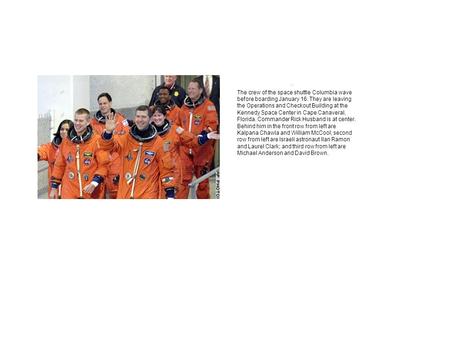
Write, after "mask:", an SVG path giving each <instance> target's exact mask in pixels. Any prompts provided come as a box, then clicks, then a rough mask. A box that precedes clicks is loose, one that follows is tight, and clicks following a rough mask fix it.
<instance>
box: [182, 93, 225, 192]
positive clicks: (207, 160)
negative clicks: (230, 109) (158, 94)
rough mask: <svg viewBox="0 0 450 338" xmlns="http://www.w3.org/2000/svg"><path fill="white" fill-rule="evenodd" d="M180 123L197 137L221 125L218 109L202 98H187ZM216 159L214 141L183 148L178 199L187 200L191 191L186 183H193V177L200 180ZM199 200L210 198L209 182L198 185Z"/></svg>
mask: <svg viewBox="0 0 450 338" xmlns="http://www.w3.org/2000/svg"><path fill="white" fill-rule="evenodd" d="M180 121H181V126H182V127H183V129H185V130H187V131H189V132H191V133H193V134H194V135H195V136H197V135H200V134H201V133H202V132H209V130H208V128H211V130H213V131H216V130H217V126H218V124H219V122H218V118H217V112H216V108H215V106H214V103H212V102H211V101H210V100H208V99H206V98H204V97H201V98H200V99H198V100H197V101H196V102H192V100H191V99H190V98H189V97H187V98H186V99H185V101H184V105H183V107H181V111H180ZM213 157H214V140H208V141H207V142H206V143H205V144H204V145H202V146H201V147H196V148H189V147H183V148H182V151H181V158H182V161H183V164H184V165H183V171H184V173H183V175H184V180H183V184H182V189H181V191H180V192H179V193H178V198H187V197H188V195H189V190H188V186H187V184H186V182H189V181H192V178H193V175H195V177H197V178H199V177H201V176H203V175H204V174H206V173H207V172H208V171H209V170H210V169H211V163H212V160H213ZM197 198H209V180H208V179H206V180H204V181H203V182H201V183H200V184H199V185H198V188H197Z"/></svg>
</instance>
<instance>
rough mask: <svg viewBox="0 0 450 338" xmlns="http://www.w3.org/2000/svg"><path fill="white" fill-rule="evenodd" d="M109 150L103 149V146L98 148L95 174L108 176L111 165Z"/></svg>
mask: <svg viewBox="0 0 450 338" xmlns="http://www.w3.org/2000/svg"><path fill="white" fill-rule="evenodd" d="M109 158H110V156H109V152H108V151H106V150H102V149H101V148H99V149H97V151H96V153H95V159H96V161H97V170H96V171H95V174H94V175H98V176H101V177H103V178H106V175H107V174H108V165H109Z"/></svg>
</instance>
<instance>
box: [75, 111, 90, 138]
mask: <svg viewBox="0 0 450 338" xmlns="http://www.w3.org/2000/svg"><path fill="white" fill-rule="evenodd" d="M88 125H89V114H86V113H75V117H74V120H73V127H74V129H75V131H76V132H77V134H78V135H81V134H83V133H84V131H85V130H86V128H87V126H88Z"/></svg>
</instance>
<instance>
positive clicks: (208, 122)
mask: <svg viewBox="0 0 450 338" xmlns="http://www.w3.org/2000/svg"><path fill="white" fill-rule="evenodd" d="M218 125H219V119H218V118H217V111H216V107H215V106H214V103H212V102H210V103H209V104H208V106H207V107H206V114H205V127H206V129H208V127H209V128H211V129H212V130H217V126H218Z"/></svg>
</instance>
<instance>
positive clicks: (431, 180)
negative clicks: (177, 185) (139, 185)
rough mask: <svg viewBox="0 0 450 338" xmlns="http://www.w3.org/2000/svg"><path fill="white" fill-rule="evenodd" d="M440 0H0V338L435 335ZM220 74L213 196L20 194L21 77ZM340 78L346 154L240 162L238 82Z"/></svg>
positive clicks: (26, 84)
mask: <svg viewBox="0 0 450 338" xmlns="http://www.w3.org/2000/svg"><path fill="white" fill-rule="evenodd" d="M444 3H445V2H443V1H442V2H439V1H428V2H426V3H424V2H415V1H409V2H406V1H405V2H401V1H378V2H376V3H366V2H361V1H359V2H357V1H354V2H352V1H341V2H331V1H315V2H297V4H296V6H295V7H293V2H288V1H276V2H270V3H269V2H266V3H264V2H255V3H248V4H247V3H246V2H244V1H241V2H239V3H238V4H233V3H230V2H223V3H222V4H217V3H214V2H206V1H204V2H201V1H190V2H181V1H171V2H160V3H150V2H149V3H148V4H144V3H143V2H138V1H127V2H123V3H121V4H119V5H115V4H114V3H112V2H106V1H103V2H99V1H97V2H93V1H78V2H71V3H63V2H61V1H38V2H30V3H25V2H22V3H20V2H16V3H15V4H14V5H13V7H10V6H9V7H6V5H5V4H2V5H1V6H2V8H1V11H0V13H1V16H2V20H1V21H0V25H1V27H0V28H1V35H2V45H3V48H2V50H3V51H2V64H1V68H2V69H1V74H2V80H1V96H2V110H3V118H4V119H3V133H2V135H1V144H2V155H3V156H2V166H1V177H2V196H3V200H2V206H3V207H2V222H1V223H2V225H1V228H0V274H1V276H0V277H1V278H0V336H1V337H58V338H60V337H196V338H199V337H208V338H209V337H258V338H259V337H346V338H348V337H448V336H449V335H450V327H449V324H448V318H449V315H450V310H449V303H450V302H449V301H450V294H449V285H450V275H449V257H450V256H449V253H450V252H449V245H448V243H449V230H448V226H449V224H450V222H449V216H448V209H449V208H448V206H449V203H448V198H449V188H450V187H449V165H448V156H449V151H448V146H449V137H448V135H449V133H448V129H449V122H450V121H449V105H448V103H449V99H448V96H449V75H450V72H449V60H450V58H449V56H450V55H449V51H448V45H449V44H448V31H449V28H450V27H449V20H448V11H447V10H446V8H445V7H444ZM165 73H168V74H204V73H208V74H220V75H221V137H222V141H221V185H222V187H221V188H222V189H221V199H220V200H216V201H172V202H169V201H97V202H95V203H92V202H89V201H72V202H69V201H56V202H51V201H45V200H37V199H36V168H37V165H36V162H35V159H36V155H35V151H36V144H35V142H36V131H37V128H36V109H37V76H38V75H64V74H74V75H83V74H108V75H113V74H117V75H118V74H123V75H135V74H165ZM269 87H271V88H279V89H289V88H292V89H322V90H327V89H351V90H353V93H354V94H353V99H354V103H353V111H354V115H355V116H356V118H357V123H355V125H354V137H353V142H352V144H351V146H350V148H349V149H348V151H346V152H343V153H337V154H333V155H332V156H329V157H327V158H286V159H282V158H273V159H270V158H260V159H257V158H238V157H237V156H236V155H235V141H234V138H235V131H236V129H235V114H236V113H235V94H236V90H237V89H238V88H240V89H245V88H247V89H249V88H253V89H259V88H261V89H266V88H269Z"/></svg>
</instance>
